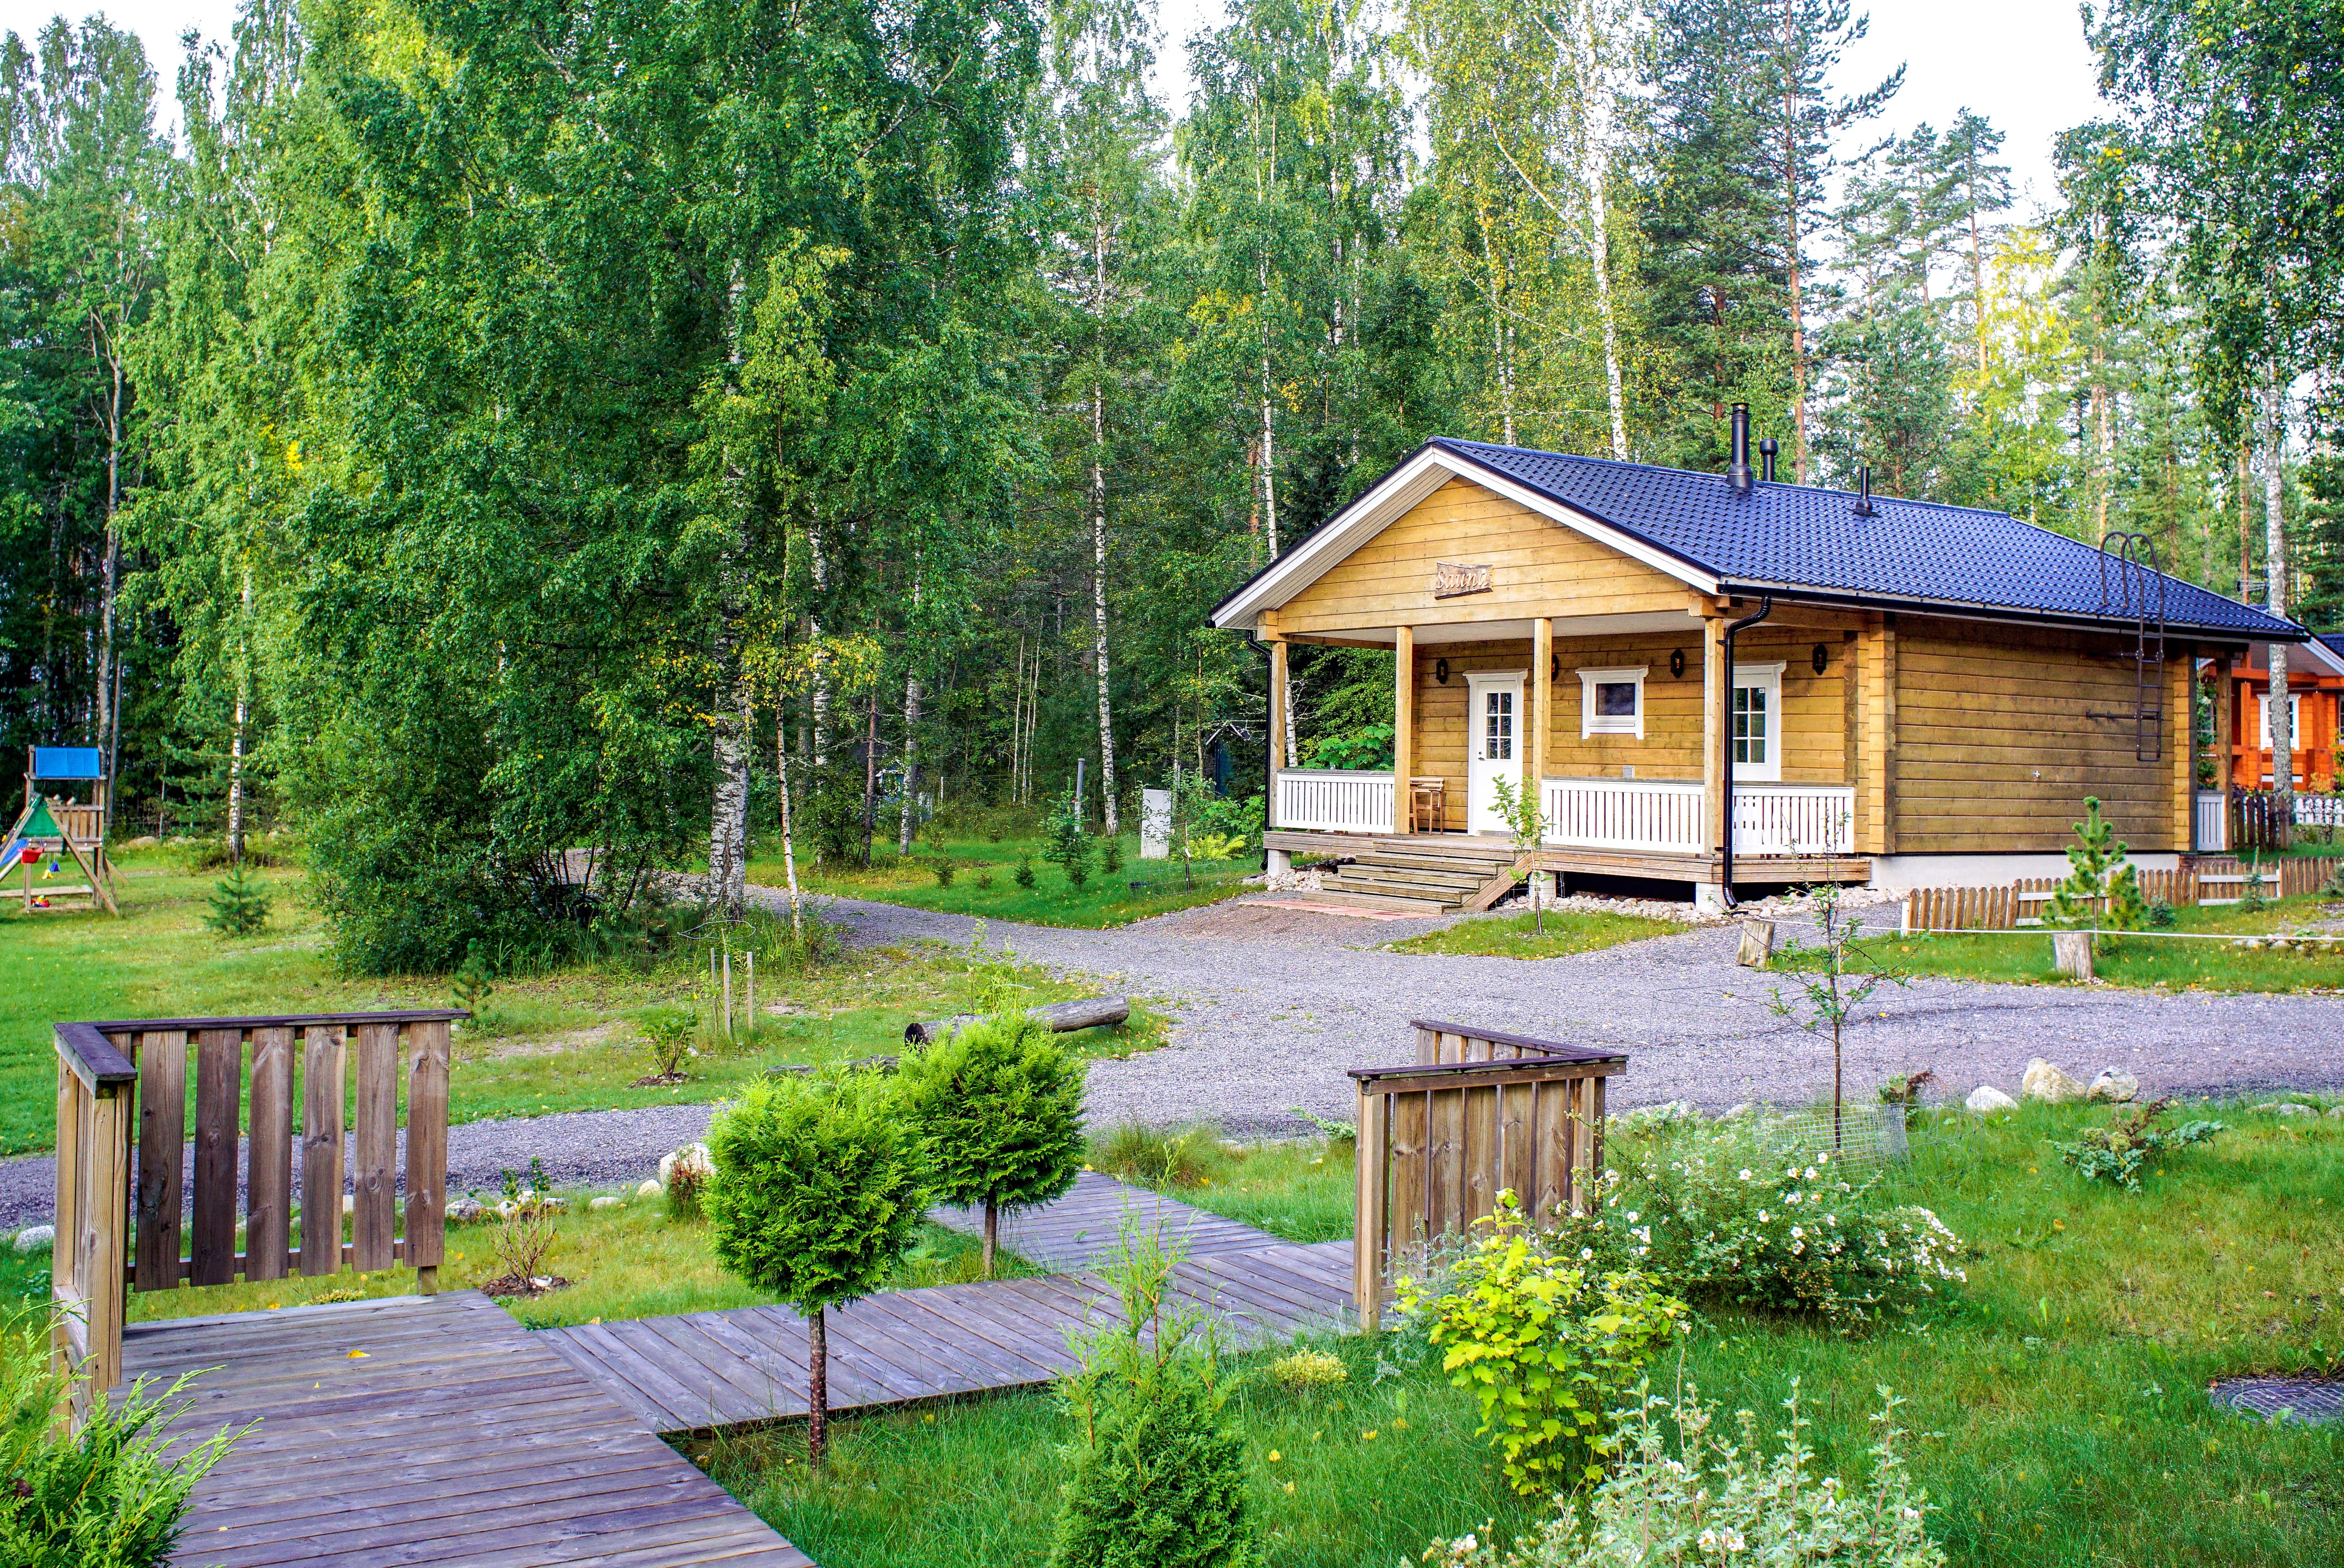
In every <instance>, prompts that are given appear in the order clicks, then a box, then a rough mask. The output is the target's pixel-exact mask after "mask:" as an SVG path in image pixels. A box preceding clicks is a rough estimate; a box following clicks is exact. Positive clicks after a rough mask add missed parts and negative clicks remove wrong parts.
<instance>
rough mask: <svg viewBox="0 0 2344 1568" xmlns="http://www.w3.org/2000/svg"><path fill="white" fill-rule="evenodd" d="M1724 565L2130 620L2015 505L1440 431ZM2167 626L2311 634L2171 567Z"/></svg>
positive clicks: (1482, 461) (1865, 589) (1912, 598)
mask: <svg viewBox="0 0 2344 1568" xmlns="http://www.w3.org/2000/svg"><path fill="white" fill-rule="evenodd" d="M1430 444H1431V445H1432V446H1435V447H1438V448H1440V449H1441V450H1445V451H1448V452H1450V453H1453V454H1454V455H1456V456H1458V457H1460V458H1463V459H1465V460H1467V461H1469V462H1470V463H1473V464H1475V465H1478V466H1480V467H1481V468H1485V469H1489V470H1493V471H1494V472H1497V473H1499V474H1502V475H1504V476H1505V477H1506V478H1508V479H1510V480H1512V481H1514V482H1516V483H1517V484H1521V485H1526V486H1528V487H1529V488H1530V489H1531V490H1534V491H1539V492H1540V493H1541V494H1543V495H1546V496H1548V497H1551V499H1553V500H1555V501H1561V503H1563V504H1564V505H1566V506H1569V507H1572V508H1574V509H1576V510H1577V511H1581V512H1585V513H1588V514H1590V515H1591V516H1593V517H1596V518H1599V519H1601V521H1605V522H1608V523H1610V524H1611V525H1612V526H1613V527H1614V528H1618V529H1621V530H1622V531H1625V532H1628V533H1632V534H1634V535H1635V536H1637V537H1638V538H1640V539H1642V540H1644V541H1647V542H1649V543H1651V544H1652V545H1655V546H1657V547H1659V548H1660V549H1662V550H1665V551H1669V552H1670V553H1672V554H1673V555H1676V556H1678V557H1680V558H1682V559H1683V560H1685V561H1690V562H1692V563H1694V564H1696V565H1699V566H1702V567H1704V568H1706V569H1707V570H1709V571H1711V572H1715V573H1716V574H1717V575H1718V576H1719V577H1720V578H1721V579H1723V581H1724V582H1726V583H1727V584H1728V585H1730V586H1736V587H1743V586H1746V587H1752V588H1760V589H1765V588H1779V589H1785V590H1789V591H1792V592H1800V593H1807V594H1815V595H1821V596H1827V597H1828V596H1837V597H1844V598H1848V599H1858V600H1864V601H1877V602H1904V603H1911V604H1914V605H1916V606H1926V605H1937V606H1943V607H1944V608H1945V609H1948V610H1966V611H1979V610H1985V611H1996V610H1999V611H2007V612H2016V613H2018V614H2021V615H2025V616H2042V617H2048V618H2053V619H2059V620H2087V621H2088V620H2126V621H2129V620H2130V619H2131V617H2129V616H2127V615H2125V614H2123V613H2122V612H2121V608H2120V605H2119V604H2117V603H2111V602H2110V599H2109V595H2110V594H2111V593H2113V592H2115V577H2114V574H2113V572H2111V573H2110V574H2109V575H2108V577H2107V584H2108V586H2107V588H2106V589H2104V588H2103V578H2102V572H2101V563H2102V561H2103V560H2104V557H2103V556H2102V554H2101V552H2100V551H2098V550H2096V549H2095V548H2094V547H2093V546H2091V545H2088V544H2086V543H2084V542H2082V541H2079V540H2074V539H2070V538H2068V537H2067V536H2066V534H2063V533H2054V532H2052V531H2050V530H2049V529H2046V528H2039V527H2037V526H2036V525H2035V524H2033V523H2028V522H2021V521H2019V520H2018V519H2016V518H2015V517H2012V516H2010V515H2009V514H2008V513H2006V512H1999V511H1980V510H1978V509H1976V508H1973V507H1962V506H1940V505H1937V504H1936V503H1935V502H1932V501H1899V500H1896V499H1895V498H1894V497H1890V496H1879V495H1875V496H1874V497H1873V498H1872V504H1873V509H1874V511H1875V512H1876V513H1877V515H1876V516H1873V517H1857V516H1856V515H1855V514H1854V504H1855V496H1854V493H1853V492H1851V491H1834V490H1818V489H1814V488H1813V487H1810V486H1804V485H1790V484H1753V486H1752V487H1751V488H1750V490H1749V491H1748V492H1747V493H1746V494H1743V495H1736V494H1734V493H1733V491H1732V490H1731V489H1729V488H1728V487H1727V485H1726V482H1725V480H1724V478H1723V476H1722V475H1718V474H1709V473H1694V472H1692V471H1690V470H1685V469H1668V468H1655V467H1652V465H1650V464H1646V463H1629V462H1617V461H1614V460H1611V459H1608V458H1583V457H1570V456H1566V455H1564V454H1562V453H1561V452H1541V451H1531V450H1525V449H1523V448H1521V447H1500V446H1490V445H1487V444H1485V443H1483V442H1480V441H1458V440H1448V439H1446V438H1437V439H1435V440H1433V441H1432V442H1431V443H1430ZM2165 618H2166V622H2167V626H2168V627H2172V628H2175V629H2179V630H2195V631H2210V632H2228V633H2231V634H2234V635H2247V636H2252V637H2258V638H2266V639H2271V640H2275V641H2278V642H2300V641H2302V640H2303V639H2304V637H2305V635H2306V633H2305V632H2304V631H2303V629H2302V628H2301V627H2299V626H2297V625H2296V624H2295V623H2294V622H2288V621H2281V620H2278V619H2277V618H2276V617H2273V616H2271V615H2269V614H2267V613H2265V612H2263V611H2260V610H2258V609H2256V608H2254V607H2253V606H2252V605H2248V604H2241V603H2239V602H2237V601H2236V600H2232V599H2225V598H2223V597H2222V596H2221V595H2220V594H2218V593H2209V592H2207V591H2206V590H2205V589H2203V588H2199V587H2197V585H2196V584H2194V583H2189V582H2182V581H2181V580H2180V579H2179V578H2177V577H2173V576H2169V575H2167V576H2166V577H2165Z"/></svg>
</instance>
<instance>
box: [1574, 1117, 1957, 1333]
mask: <svg viewBox="0 0 2344 1568" xmlns="http://www.w3.org/2000/svg"><path fill="white" fill-rule="evenodd" d="M1551 1222H1552V1223H1554V1224H1555V1225H1557V1226H1558V1227H1559V1229H1560V1230H1561V1234H1562V1235H1563V1236H1564V1237H1566V1238H1568V1239H1571V1240H1574V1241H1576V1242H1578V1243H1579V1244H1580V1245H1581V1246H1582V1247H1585V1248H1588V1249H1591V1252H1592V1259H1593V1260H1594V1261H1595V1262H1596V1263H1597V1264H1598V1266H1599V1267H1602V1268H1612V1269H1619V1268H1632V1269H1639V1270H1643V1271H1644V1272H1646V1273H1648V1274H1651V1275H1652V1276H1653V1277H1654V1278H1656V1279H1658V1280H1662V1281H1663V1282H1664V1283H1666V1284H1667V1285H1668V1286H1670V1287H1671V1288H1672V1289H1674V1290H1678V1291H1680V1292H1681V1293H1682V1294H1684V1295H1686V1296H1687V1297H1689V1298H1691V1299H1693V1300H1710V1301H1724V1302H1732V1303H1734V1304H1736V1305H1741V1306H1749V1307H1757V1308H1761V1309H1763V1310H1771V1311H1786V1312H1812V1313H1814V1314H1816V1315H1818V1316H1820V1317H1822V1318H1824V1320H1827V1321H1828V1322H1830V1323H1831V1324H1833V1325H1834V1327H1836V1328H1839V1329H1842V1330H1852V1329H1854V1328H1856V1327H1859V1326H1861V1325H1863V1324H1865V1323H1868V1322H1870V1321H1873V1320H1876V1319H1878V1318H1880V1317H1883V1316H1887V1315H1901V1314H1904V1313H1909V1312H1911V1311H1912V1310H1915V1308H1917V1307H1919V1306H1921V1305H1922V1304H1923V1303H1925V1302H1926V1301H1927V1300H1930V1299H1931V1298H1933V1297H1934V1296H1935V1295H1936V1294H1937V1293H1938V1292H1939V1291H1940V1290H1943V1289H1945V1287H1946V1286H1948V1285H1951V1284H1957V1283H1960V1282H1962V1281H1963V1280H1965V1278H1966V1276H1965V1274H1964V1272H1963V1270H1961V1268H1960V1266H1959V1265H1958V1263H1957V1262H1956V1261H1955V1259H1958V1257H1959V1256H1960V1253H1961V1247H1962V1242H1961V1239H1960V1238H1959V1237H1957V1236H1955V1234H1954V1233H1953V1232H1952V1231H1951V1230H1949V1229H1946V1228H1945V1224H1944V1222H1943V1221H1941V1220H1940V1219H1938V1218H1937V1217H1936V1216H1935V1214H1933V1213H1932V1212H1930V1211H1929V1210H1928V1209H1923V1208H1919V1207H1917V1206H1911V1205H1898V1204H1893V1203H1890V1202H1888V1201H1887V1200H1886V1199H1885V1198H1884V1195H1883V1194H1882V1192H1881V1190H1880V1185H1879V1182H1878V1180H1877V1179H1874V1178H1864V1179H1849V1177H1848V1176H1847V1175H1846V1174H1844V1172H1843V1170H1842V1168H1840V1167H1838V1166H1837V1165H1835V1164H1834V1162H1833V1161H1832V1159H1831V1158H1830V1157H1829V1154H1828V1153H1827V1152H1823V1153H1815V1154H1812V1155H1805V1156H1802V1157H1800V1158H1796V1159H1788V1160H1786V1159H1784V1158H1783V1156H1782V1155H1781V1154H1780V1153H1779V1152H1777V1151H1773V1150H1769V1149H1768V1148H1765V1146H1764V1144H1763V1141H1762V1140H1761V1138H1759V1137H1758V1135H1757V1134H1756V1132H1755V1131H1754V1129H1753V1128H1750V1127H1749V1126H1748V1125H1747V1124H1739V1125H1737V1124H1733V1123H1717V1124H1713V1125H1710V1126H1706V1127H1698V1128H1672V1129H1670V1130H1669V1131H1668V1132H1667V1133H1666V1134H1665V1135H1663V1136H1660V1137H1655V1138H1648V1139H1644V1140H1640V1141H1639V1142H1638V1143H1637V1144H1635V1145H1634V1146H1633V1147H1632V1148H1627V1149H1624V1150H1622V1154H1621V1158H1620V1159H1619V1161H1618V1163H1617V1164H1615V1165H1614V1166H1613V1167H1612V1168H1610V1169H1607V1170H1606V1171H1605V1172H1604V1173H1603V1178H1602V1179H1601V1182H1600V1183H1599V1184H1597V1185H1596V1188H1595V1192H1594V1200H1593V1201H1592V1202H1591V1205H1590V1207H1589V1209H1588V1211H1587V1212H1586V1213H1585V1214H1582V1215H1580V1216H1576V1217H1572V1216H1561V1215H1559V1216H1555V1217H1553V1219H1552V1221H1551Z"/></svg>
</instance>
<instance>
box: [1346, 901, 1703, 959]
mask: <svg viewBox="0 0 2344 1568" xmlns="http://www.w3.org/2000/svg"><path fill="white" fill-rule="evenodd" d="M1545 926H1546V929H1545V931H1544V932H1543V933H1541V931H1540V930H1539V929H1538V922H1537V921H1536V920H1535V919H1534V918H1533V917H1532V916H1529V915H1489V916H1480V917H1479V918H1475V919H1470V920H1460V921H1459V922H1457V924H1455V925H1454V926H1448V927H1446V928H1444V929H1442V930H1439V931H1428V932H1426V933H1425V934H1424V935H1423V936H1410V937H1408V938H1406V939H1405V940H1402V941H1399V942H1389V943H1386V944H1385V945H1384V948H1385V951H1386V952H1389V953H1438V954H1448V955H1451V956H1473V957H1484V958H1562V957H1567V956H1570V955H1571V954H1573V953H1592V952H1595V951H1597V950H1598V949H1600V948H1604V947H1616V946H1619V945H1620V944H1621V943H1622V942H1642V941H1643V940H1644V939H1645V938H1646V937H1648V936H1674V935H1676V934H1677V933H1679V932H1682V930H1683V929H1684V927H1683V926H1681V925H1679V924H1678V923H1677V922H1675V921H1673V920H1647V919H1645V918H1643V917H1642V916H1635V915H1598V914H1593V913H1590V912H1587V911H1583V910H1575V909H1551V910H1548V911H1547V912H1546V916H1545Z"/></svg>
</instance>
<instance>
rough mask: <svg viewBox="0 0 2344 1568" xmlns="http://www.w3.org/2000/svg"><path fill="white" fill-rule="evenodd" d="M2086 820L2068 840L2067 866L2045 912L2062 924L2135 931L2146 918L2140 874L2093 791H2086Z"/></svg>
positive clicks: (2078, 825)
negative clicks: (2091, 792) (2072, 839)
mask: <svg viewBox="0 0 2344 1568" xmlns="http://www.w3.org/2000/svg"><path fill="white" fill-rule="evenodd" d="M2084 812H2085V818H2084V820H2083V821H2082V822H2079V823H2077V824H2076V842H2075V843H2073V844H2071V845H2068V846H2067V865H2069V867H2071V869H2070V870H2069V871H2068V873H2067V875H2066V879H2065V880H2064V881H2062V882H2061V883H2060V884H2059V885H2057V886H2056V887H2054V888H2053V889H2052V890H2051V906H2050V908H2049V909H2048V910H2047V911H2046V913H2047V914H2048V916H2050V918H2051V919H2053V920H2055V921H2056V922H2058V923H2059V924H2061V925H2063V926H2076V925H2082V924H2085V923H2087V922H2096V924H2098V925H2099V926H2103V927H2105V928H2107V929H2108V930H2112V931H2137V930H2139V929H2140V928H2141V926H2143V925H2145V924H2147V918H2148V906H2147V904H2146V903H2144V902H2143V901H2142V898H2141V893H2140V874H2139V872H2138V871H2137V870H2136V869H2135V868H2134V867H2133V865H2131V864H2130V863H2129V862H2128V861H2127V859H2126V858H2125V845H2124V842H2123V840H2121V839H2119V838H2117V835H2116V824H2113V823H2111V822H2109V821H2108V820H2107V818H2106V817H2104V816H2102V815H2101V814H2100V803H2099V799H2098V797H2097V796H2096V795H2086V796H2085V797H2084Z"/></svg>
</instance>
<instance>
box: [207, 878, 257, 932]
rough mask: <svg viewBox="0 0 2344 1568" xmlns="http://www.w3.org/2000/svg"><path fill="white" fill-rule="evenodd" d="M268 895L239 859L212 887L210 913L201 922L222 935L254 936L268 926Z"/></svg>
mask: <svg viewBox="0 0 2344 1568" xmlns="http://www.w3.org/2000/svg"><path fill="white" fill-rule="evenodd" d="M268 906H269V898H268V893H267V891H266V890H264V889H263V888H262V886H261V885H260V884H259V883H258V882H256V881H254V880H253V877H252V873H251V872H250V871H249V870H248V869H247V867H246V865H245V864H244V862H243V861H241V860H237V861H234V862H232V863H230V865H228V868H227V875H226V876H223V877H221V878H220V880H219V882H218V884H217V885H216V886H214V887H213V889H212V896H211V913H210V914H208V915H207V916H204V925H205V926H207V927H208V928H209V929H210V930H212V931H213V932H215V933H217V935H219V936H259V935H260V934H261V933H262V932H263V931H265V930H267V929H268Z"/></svg>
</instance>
